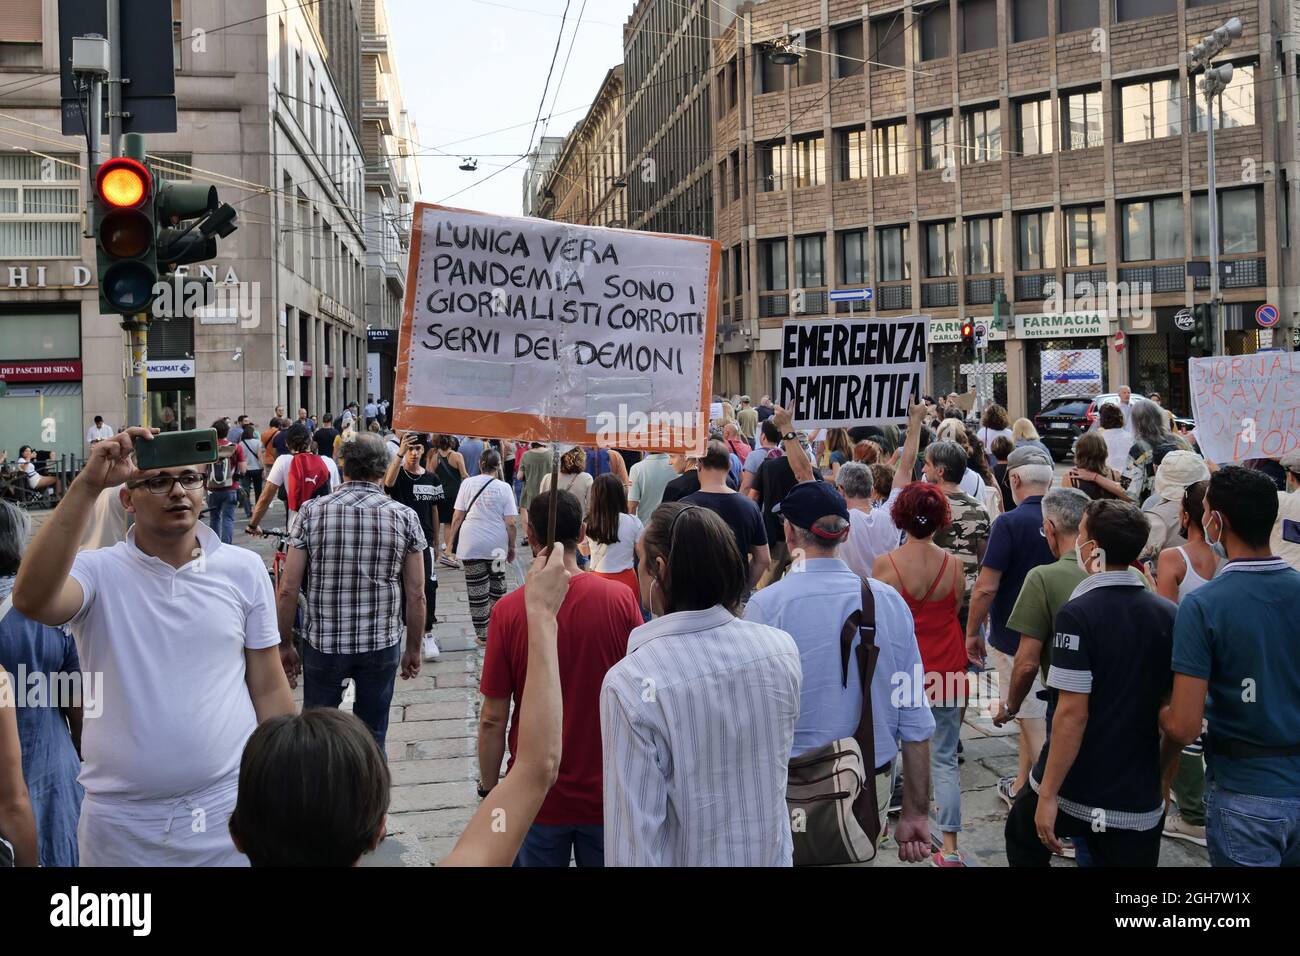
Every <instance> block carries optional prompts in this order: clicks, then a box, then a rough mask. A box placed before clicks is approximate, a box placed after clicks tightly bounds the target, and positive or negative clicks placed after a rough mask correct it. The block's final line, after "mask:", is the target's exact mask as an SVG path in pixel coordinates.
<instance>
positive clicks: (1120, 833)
mask: <svg viewBox="0 0 1300 956" xmlns="http://www.w3.org/2000/svg"><path fill="white" fill-rule="evenodd" d="M1148 532H1149V526H1148V524H1147V519H1146V516H1145V515H1143V514H1142V512H1140V511H1139V510H1138V509H1137V508H1136V507H1134V506H1133V505H1132V504H1130V503H1128V502H1122V501H1093V502H1091V503H1089V505H1088V507H1087V508H1086V509H1085V510H1084V514H1083V520H1082V521H1081V522H1080V524H1079V538H1078V545H1077V559H1078V561H1079V563H1080V565H1081V566H1082V567H1083V568H1084V569H1085V570H1086V571H1087V572H1088V575H1089V576H1088V577H1087V578H1085V579H1084V580H1083V581H1082V582H1081V583H1080V584H1079V585H1078V586H1077V587H1076V588H1075V589H1074V592H1073V594H1072V595H1071V597H1070V600H1069V601H1068V602H1066V603H1065V605H1064V606H1062V607H1061V609H1060V611H1058V612H1057V615H1056V635H1055V638H1054V639H1053V641H1052V659H1051V667H1050V668H1049V670H1048V672H1047V686H1048V690H1049V693H1050V695H1051V697H1050V699H1049V701H1048V710H1047V733H1048V740H1047V745H1046V746H1045V747H1044V748H1043V752H1042V754H1041V755H1040V756H1039V758H1038V762H1037V764H1036V765H1035V766H1034V769H1033V771H1032V772H1031V773H1030V776H1029V784H1030V785H1029V786H1028V787H1025V788H1024V789H1023V790H1021V792H1020V793H1019V794H1018V795H1017V797H1016V801H1015V803H1014V804H1013V805H1012V808H1011V814H1010V815H1009V816H1008V817H1007V825H1006V842H1007V860H1008V862H1009V863H1010V864H1011V865H1012V866H1048V865H1049V860H1050V859H1051V854H1052V852H1060V850H1061V844H1060V840H1059V838H1060V837H1063V836H1068V837H1072V838H1073V839H1074V843H1075V850H1076V859H1077V861H1078V863H1079V865H1080V866H1155V865H1156V864H1157V863H1158V862H1159V859H1160V834H1161V823H1162V821H1163V819H1164V810H1165V803H1164V797H1163V793H1162V789H1161V784H1160V771H1161V767H1162V766H1166V765H1167V764H1168V763H1169V762H1171V761H1173V760H1176V759H1177V757H1178V752H1179V750H1180V749H1181V744H1174V743H1173V742H1171V741H1170V740H1169V739H1168V738H1165V739H1164V740H1163V741H1162V740H1161V737H1160V727H1159V722H1158V714H1159V711H1160V706H1161V704H1162V703H1163V701H1164V699H1165V697H1166V695H1167V694H1168V691H1169V682H1170V675H1169V661H1170V656H1171V654H1172V649H1173V630H1174V615H1175V613H1176V612H1177V608H1176V607H1175V605H1174V604H1172V603H1171V602H1169V601H1167V600H1165V599H1164V598H1162V597H1160V596H1158V595H1156V594H1153V593H1151V592H1149V591H1148V590H1147V589H1146V588H1145V587H1143V585H1142V582H1141V581H1139V580H1138V579H1137V578H1136V576H1135V575H1133V574H1132V573H1131V572H1130V571H1129V565H1130V564H1131V563H1132V562H1133V561H1135V560H1136V559H1137V556H1138V555H1139V554H1140V553H1141V551H1142V548H1143V546H1144V545H1145V544H1146V540H1147V534H1148Z"/></svg>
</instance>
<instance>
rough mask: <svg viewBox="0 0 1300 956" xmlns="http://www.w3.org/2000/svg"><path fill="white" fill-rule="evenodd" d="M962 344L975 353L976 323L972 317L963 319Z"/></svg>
mask: <svg viewBox="0 0 1300 956" xmlns="http://www.w3.org/2000/svg"><path fill="white" fill-rule="evenodd" d="M961 344H962V345H964V346H965V347H966V348H968V349H970V352H971V354H972V355H974V354H975V323H974V322H973V321H971V320H970V319H962V323H961Z"/></svg>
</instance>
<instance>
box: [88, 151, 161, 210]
mask: <svg viewBox="0 0 1300 956" xmlns="http://www.w3.org/2000/svg"><path fill="white" fill-rule="evenodd" d="M95 192H96V194H97V195H98V196H99V199H100V201H101V202H103V203H104V204H105V205H108V206H112V207H114V208H116V209H138V208H139V207H141V206H143V205H144V204H145V202H147V201H148V200H149V199H150V198H152V195H153V177H152V176H151V175H149V170H148V169H147V168H146V167H145V165H144V164H143V163H141V162H138V161H137V160H134V159H131V158H130V157H127V156H118V157H116V158H115V159H110V160H108V162H106V163H103V164H101V165H100V167H99V172H98V173H96V174H95Z"/></svg>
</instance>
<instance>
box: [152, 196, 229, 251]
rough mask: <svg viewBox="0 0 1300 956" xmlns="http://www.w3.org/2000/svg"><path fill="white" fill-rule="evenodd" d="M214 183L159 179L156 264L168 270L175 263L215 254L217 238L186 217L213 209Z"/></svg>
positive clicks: (205, 214) (196, 216)
mask: <svg viewBox="0 0 1300 956" xmlns="http://www.w3.org/2000/svg"><path fill="white" fill-rule="evenodd" d="M217 208H218V200H217V187H216V186H210V185H206V184H204V183H162V184H161V185H160V186H159V187H158V198H157V199H156V200H155V202H154V219H155V220H156V221H157V223H158V244H157V245H158V266H159V268H160V269H164V270H167V271H170V270H171V269H172V268H174V267H175V266H180V265H188V264H190V263H192V262H206V261H207V260H209V259H213V258H216V255H217V240H216V239H214V238H212V236H211V235H210V234H208V233H205V232H203V231H202V230H198V231H196V230H195V229H194V224H193V223H191V224H190V225H189V226H182V225H181V223H182V222H184V221H185V220H187V219H193V220H197V219H198V218H199V217H206V216H210V215H212V214H213V213H215V212H216V211H217Z"/></svg>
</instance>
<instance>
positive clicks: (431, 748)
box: [33, 505, 1208, 866]
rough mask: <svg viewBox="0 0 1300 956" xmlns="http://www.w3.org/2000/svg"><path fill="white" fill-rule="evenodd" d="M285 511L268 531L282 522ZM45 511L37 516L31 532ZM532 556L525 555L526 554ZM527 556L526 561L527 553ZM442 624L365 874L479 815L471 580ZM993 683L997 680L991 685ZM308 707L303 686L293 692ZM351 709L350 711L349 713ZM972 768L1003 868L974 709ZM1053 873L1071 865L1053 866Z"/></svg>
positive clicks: (427, 858)
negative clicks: (384, 832)
mask: <svg viewBox="0 0 1300 956" xmlns="http://www.w3.org/2000/svg"><path fill="white" fill-rule="evenodd" d="M279 509H280V506H279V505H276V506H275V507H274V508H273V509H272V514H271V515H269V516H268V517H267V519H266V520H265V521H264V526H265V527H272V526H276V525H279V524H282V523H283V522H282V521H281V520H280V519H281V517H282V513H281V511H280V510H279ZM47 514H48V512H44V513H42V512H37V513H36V514H34V515H33V518H34V521H33V525H34V527H33V533H35V530H36V527H39V524H40V522H41V520H42V519H43V518H44V517H45V516H46V515H47ZM245 525H246V522H245V520H244V516H243V513H242V511H241V512H239V514H238V516H237V520H236V531H235V541H236V543H238V544H239V545H241V546H243V547H247V548H249V549H250V550H253V551H255V552H256V553H258V554H259V555H261V556H262V558H263V559H264V560H265V561H266V563H267V564H268V566H269V564H270V562H271V557H272V555H273V553H274V547H275V544H274V539H271V538H251V537H249V536H248V535H246V534H244V527H245ZM525 547H526V546H525ZM521 553H526V550H525V548H521ZM520 583H521V582H520V580H519V577H518V574H517V572H516V571H515V569H513V568H511V569H509V570H507V572H506V586H507V589H510V590H513V589H514V588H515V587H517V586H518V585H519V584H520ZM437 615H438V623H437V625H436V632H437V635H438V642H439V645H440V646H441V649H442V658H441V659H440V660H438V661H436V662H427V661H426V662H425V663H424V664H423V665H422V667H421V670H420V676H419V677H416V678H415V679H413V680H407V681H404V680H402V679H401V678H400V677H399V678H398V679H397V687H396V690H395V692H394V694H393V706H392V711H391V717H390V723H389V727H388V741H387V747H386V749H387V752H388V760H389V767H390V769H391V771H392V775H393V796H392V803H391V805H390V809H389V816H388V838H387V839H386V840H385V841H384V843H383V844H382V845H381V846H380V848H379V850H377V851H376V852H375V853H373V854H371V855H369V856H367V857H364V858H363V861H362V865H363V866H427V865H430V864H434V863H437V862H438V861H439V860H441V859H442V858H443V857H445V856H446V855H447V854H448V853H450V852H451V849H452V847H453V846H454V845H455V843H456V839H457V837H459V835H460V832H461V830H462V829H464V826H465V823H466V822H467V821H468V820H469V818H470V816H471V815H472V814H473V812H474V809H475V808H476V807H477V806H478V796H477V793H476V788H477V781H478V760H477V755H476V749H477V747H476V744H477V735H478V710H479V706H478V702H479V695H478V679H479V673H480V670H481V667H482V660H483V655H482V652H481V651H479V650H478V649H477V647H476V646H475V643H474V629H473V625H472V624H471V623H470V616H469V603H468V596H467V593H466V590H465V576H464V573H463V572H462V571H460V570H458V569H452V568H439V569H438V607H437ZM991 676H992V675H991V674H990V675H989V677H991ZM294 699H295V700H297V701H299V702H301V700H302V688H301V685H300V686H299V687H298V689H297V690H295V691H294ZM345 706H346V705H345ZM961 736H962V741H963V749H964V751H965V753H964V758H965V761H964V763H963V765H962V768H961V782H962V823H963V827H964V829H963V831H962V834H961V838H960V845H961V848H962V849H963V850H964V851H965V852H966V853H967V855H968V856H969V857H970V860H971V862H972V864H973V865H977V866H1006V863H1007V861H1006V854H1005V839H1004V837H1003V824H1004V822H1005V820H1006V811H1007V808H1006V805H1005V804H1004V803H1003V802H1002V800H1001V799H1000V798H999V797H998V791H997V783H998V778H999V777H1002V776H1007V775H1012V774H1014V773H1015V772H1016V762H1017V760H1016V737H1015V731H1014V729H1013V728H997V727H994V726H993V724H992V722H991V721H990V720H989V719H988V718H986V717H983V716H981V715H979V714H977V713H976V712H975V709H974V708H972V709H971V710H970V711H969V712H968V714H967V717H966V722H965V724H964V725H963V726H962V731H961ZM1054 864H1055V865H1059V866H1073V865H1074V864H1073V863H1070V862H1068V861H1066V860H1061V859H1056V860H1054ZM1207 864H1208V857H1207V854H1206V851H1205V850H1204V849H1202V848H1200V847H1197V846H1193V845H1192V844H1189V843H1185V842H1180V841H1175V840H1170V839H1167V838H1166V839H1164V840H1163V841H1162V842H1161V848H1160V865H1161V866H1206V865H1207ZM876 865H877V866H903V865H905V864H903V863H900V862H899V860H898V856H897V851H896V848H895V847H894V845H893V844H892V841H889V842H887V843H885V844H882V847H881V851H880V854H879V856H878V857H877V862H876Z"/></svg>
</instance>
